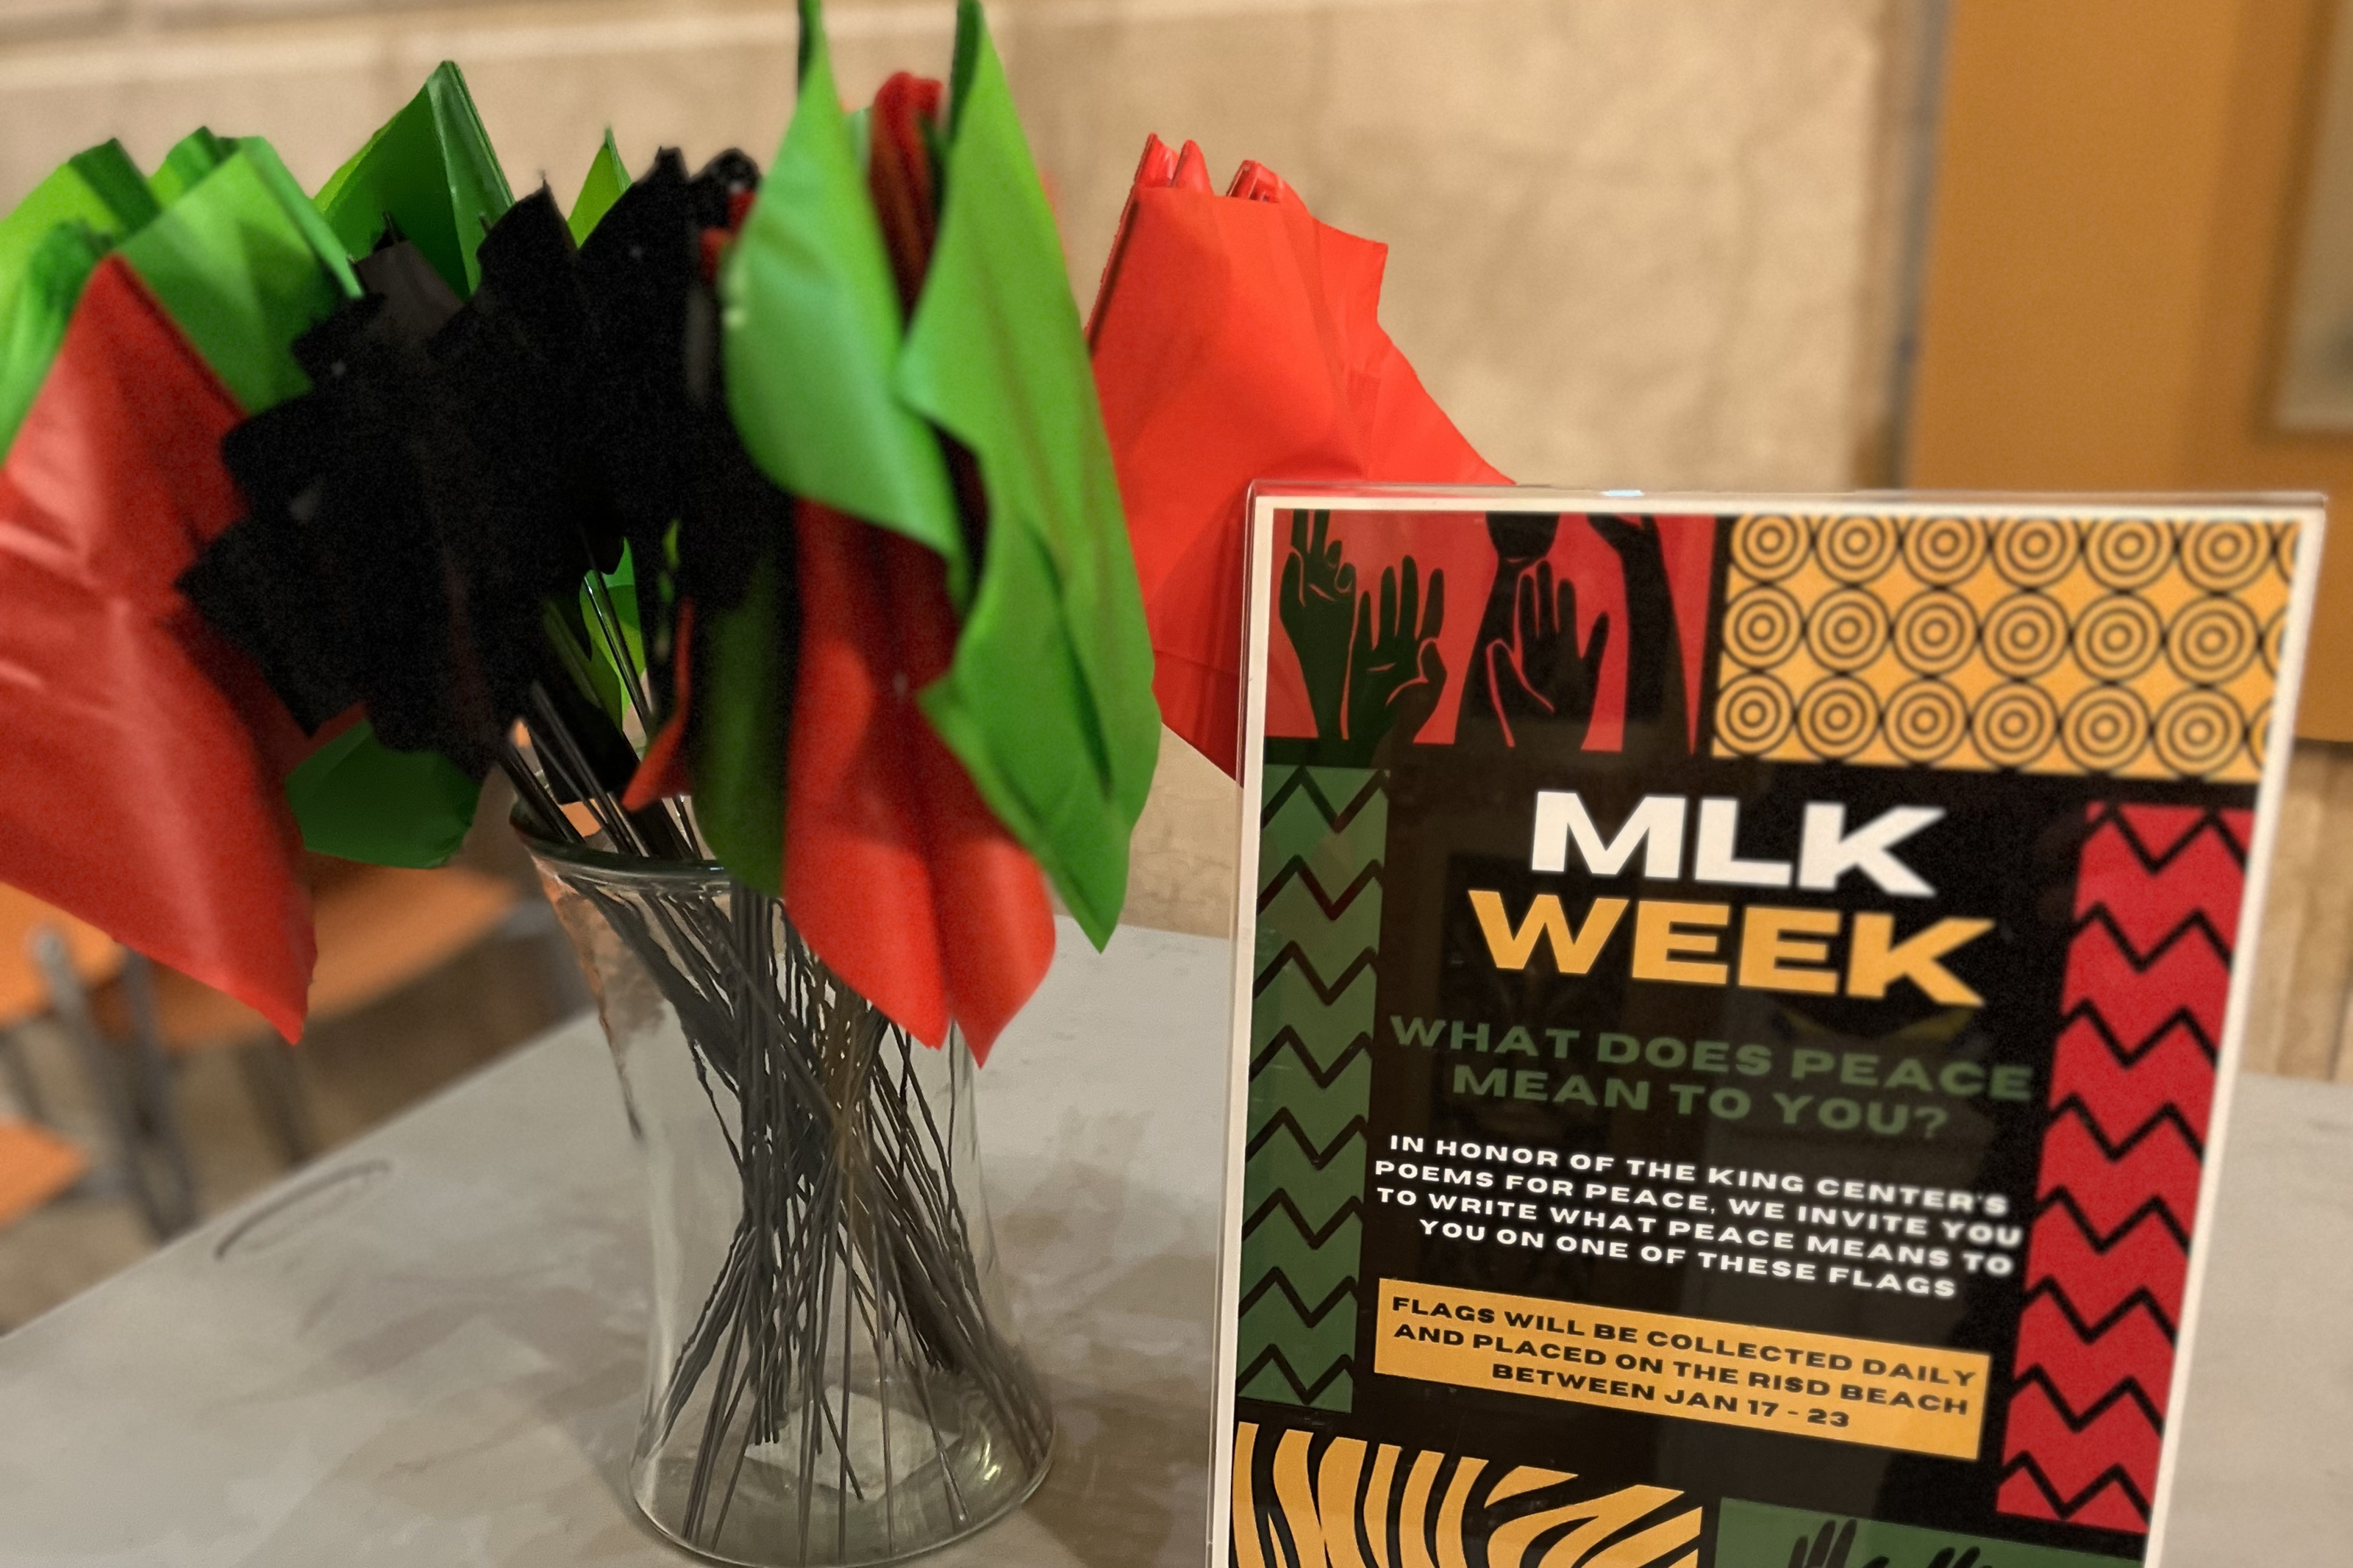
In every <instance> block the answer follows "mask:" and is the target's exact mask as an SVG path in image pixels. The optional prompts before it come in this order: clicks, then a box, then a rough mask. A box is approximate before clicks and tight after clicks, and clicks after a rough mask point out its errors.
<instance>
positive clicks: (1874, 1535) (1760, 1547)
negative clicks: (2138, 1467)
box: [1715, 1498, 2131, 1568]
mask: <svg viewBox="0 0 2353 1568" xmlns="http://www.w3.org/2000/svg"><path fill="white" fill-rule="evenodd" d="M1850 1523H1852V1524H1853V1526H1854V1541H1853V1543H1852V1545H1851V1546H1850V1547H1849V1548H1848V1550H1847V1552H1846V1555H1845V1558H1844V1559H1843V1561H1841V1560H1840V1559H1838V1558H1837V1557H1836V1556H1835V1555H1833V1556H1831V1557H1830V1558H1827V1559H1824V1560H1822V1562H1823V1568H1871V1565H1872V1564H1873V1563H1880V1562H1883V1563H1885V1568H1957V1564H1958V1563H1960V1562H1961V1561H1962V1560H1963V1559H1964V1558H1965V1557H1966V1555H1967V1554H1968V1552H1971V1551H1975V1552H1977V1560H1976V1562H1975V1563H1971V1564H1970V1568H2123V1564H2125V1563H2128V1562H2129V1561H2131V1560H2130V1559H2127V1558H2119V1557H2098V1556H2094V1555H2093V1554H2092V1553H2090V1552H2062V1551H2060V1550H2059V1549H2058V1548H2056V1547H2052V1546H2021V1545H2019V1544H2018V1543H2017V1542H2010V1541H1995V1540H1991V1539H1989V1538H1988V1537H1985V1536H1981V1535H1956V1534H1954V1533H1953V1532H1952V1531H1945V1530H1921V1529H1919V1528H1917V1527H1916V1526H1914V1525H1909V1524H1886V1523H1883V1522H1881V1521H1878V1520H1875V1519H1862V1520H1848V1519H1846V1518H1844V1517H1842V1516H1841V1515H1838V1514H1825V1513H1818V1512H1815V1511H1813V1510H1808V1509H1799V1508H1775V1507H1773V1506H1771V1505H1770V1504H1767V1503H1761V1502H1744V1501H1743V1500H1740V1499H1738V1498H1726V1499H1725V1500H1724V1507H1723V1509H1722V1510H1721V1511H1720V1512H1719V1513H1718V1515H1717V1517H1716V1525H1715V1568H1789V1565H1790V1564H1791V1563H1807V1564H1809V1565H1810V1564H1812V1563H1814V1562H1816V1561H1817V1559H1816V1558H1815V1557H1814V1556H1813V1555H1811V1553H1812V1552H1813V1546H1814V1543H1815V1542H1819V1541H1820V1537H1821V1531H1822V1526H1823V1525H1825V1524H1830V1525H1835V1526H1837V1527H1838V1531H1834V1532H1833V1535H1832V1541H1833V1542H1835V1541H1836V1537H1837V1534H1838V1533H1841V1532H1843V1531H1844V1530H1845V1527H1846V1526H1847V1525H1848V1524H1850ZM1801 1541H1802V1542H1807V1543H1808V1544H1807V1551H1806V1552H1804V1553H1800V1554H1799V1555H1798V1556H1795V1557H1793V1556H1791V1555H1790V1549H1791V1547H1793V1546H1794V1545H1796V1544H1797V1543H1798V1542H1801ZM1939 1552H1943V1553H1947V1555H1946V1556H1945V1557H1944V1559H1943V1561H1942V1562H1941V1563H1939V1562H1938V1558H1937V1554H1938V1553H1939Z"/></svg>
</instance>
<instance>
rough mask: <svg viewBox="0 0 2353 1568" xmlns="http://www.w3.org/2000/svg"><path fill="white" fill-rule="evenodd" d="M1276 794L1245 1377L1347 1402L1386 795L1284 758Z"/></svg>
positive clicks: (1296, 1401)
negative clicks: (1289, 763) (1287, 762)
mask: <svg viewBox="0 0 2353 1568" xmlns="http://www.w3.org/2000/svg"><path fill="white" fill-rule="evenodd" d="M1263 798H1264V800H1265V805H1264V807H1263V809H1262V810H1261V813H1260V838H1259V876H1258V886H1259V894H1258V922H1259V923H1258V945H1257V952H1256V958H1255V962H1254V963H1253V965H1252V969H1253V974H1254V979H1253V982H1252V985H1251V1004H1250V1142H1249V1145H1248V1149H1249V1152H1248V1157H1247V1160H1246V1163H1245V1164H1244V1167H1243V1183H1242V1191H1243V1198H1242V1215H1243V1219H1242V1272H1241V1322H1240V1356H1239V1358H1238V1361H1237V1363H1236V1364H1237V1366H1238V1367H1239V1369H1240V1371H1239V1373H1238V1375H1237V1378H1236V1384H1237V1387H1238V1389H1239V1391H1240V1394H1241V1396H1242V1397H1243V1398H1245V1399H1258V1400H1265V1401H1268V1402H1271V1403H1273V1404H1278V1405H1307V1406H1311V1407H1313V1408H1315V1409H1318V1410H1336V1411H1345V1410H1347V1409H1348V1408H1349V1407H1350V1405H1351V1403H1352V1401H1353V1399H1354V1396H1355V1383H1354V1366H1355V1359H1356V1314H1357V1311H1358V1309H1359V1306H1360V1304H1361V1300H1362V1292H1361V1289H1360V1287H1359V1283H1358V1280H1357V1258H1358V1254H1359V1251H1360V1249H1361V1247H1362V1244H1363V1237H1364V1217H1363V1208H1364V1191H1365V1158H1366V1154H1365V1151H1366V1133H1365V1112H1366V1105H1367V1102H1368V1100H1369V1097H1370V1095H1371V1091H1372V1081H1373V1058H1372V1034H1373V994H1374V984H1375V976H1374V960H1375V958H1376V957H1377V953H1378V951H1379V946H1380V935H1381V880H1380V879H1381V858H1382V855H1383V852H1384V846H1385V844H1386V842H1387V839H1388V797H1387V796H1386V795H1384V794H1383V793H1382V780H1381V776H1380V775H1379V774H1378V773H1376V772H1375V771H1374V770H1372V769H1368V768H1314V767H1282V766H1270V767H1269V769H1268V771H1267V779H1266V789H1265V795H1264V797H1263Z"/></svg>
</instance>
